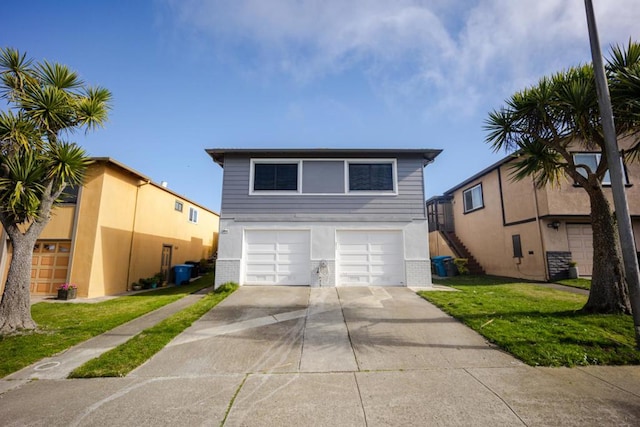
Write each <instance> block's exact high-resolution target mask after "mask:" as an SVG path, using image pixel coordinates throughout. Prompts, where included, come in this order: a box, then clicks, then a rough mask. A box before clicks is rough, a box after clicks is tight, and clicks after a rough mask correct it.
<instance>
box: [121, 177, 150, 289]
mask: <svg viewBox="0 0 640 427" xmlns="http://www.w3.org/2000/svg"><path fill="white" fill-rule="evenodd" d="M149 182H150V181H149V180H146V181H142V183H140V184H138V185H137V186H136V201H135V203H134V205H133V221H132V223H131V241H130V242H129V261H128V262H127V287H126V289H127V292H129V291H130V290H131V289H129V284H130V282H131V258H132V257H133V239H134V237H135V235H136V220H137V216H138V195H139V194H140V187H142V186H143V185H147V184H148V183H149Z"/></svg>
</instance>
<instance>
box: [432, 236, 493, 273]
mask: <svg viewBox="0 0 640 427" xmlns="http://www.w3.org/2000/svg"><path fill="white" fill-rule="evenodd" d="M440 234H442V236H443V237H444V240H446V242H447V244H448V245H449V247H450V248H451V249H452V250H453V252H455V254H456V256H457V257H458V258H466V259H467V260H468V262H467V268H468V269H469V274H486V273H485V271H484V269H483V268H482V266H481V265H480V263H479V262H478V260H477V259H475V258H474V257H473V255H471V252H469V249H467V247H466V246H465V245H464V244H463V243H462V241H460V239H459V238H458V236H456V234H455V233H454V232H453V231H444V232H440Z"/></svg>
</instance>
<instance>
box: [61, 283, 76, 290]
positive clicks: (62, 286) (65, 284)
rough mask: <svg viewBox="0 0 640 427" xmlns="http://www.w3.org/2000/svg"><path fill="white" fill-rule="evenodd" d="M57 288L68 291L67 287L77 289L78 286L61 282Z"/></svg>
mask: <svg viewBox="0 0 640 427" xmlns="http://www.w3.org/2000/svg"><path fill="white" fill-rule="evenodd" d="M58 289H59V290H62V291H68V290H69V289H78V287H77V286H76V285H74V284H73V283H63V284H62V285H60V287H59V288H58Z"/></svg>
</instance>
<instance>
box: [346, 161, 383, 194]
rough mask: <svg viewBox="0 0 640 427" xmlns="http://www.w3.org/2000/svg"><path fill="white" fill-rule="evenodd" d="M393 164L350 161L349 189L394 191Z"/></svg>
mask: <svg viewBox="0 0 640 427" xmlns="http://www.w3.org/2000/svg"><path fill="white" fill-rule="evenodd" d="M393 181H394V180H393V164H392V163H391V162H380V163H373V162H372V163H369V162H367V163H355V162H354V163H351V162H350V163H349V191H393V190H394V185H393Z"/></svg>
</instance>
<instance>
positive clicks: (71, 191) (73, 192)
mask: <svg viewBox="0 0 640 427" xmlns="http://www.w3.org/2000/svg"><path fill="white" fill-rule="evenodd" d="M78 191H80V186H79V185H68V186H67V187H66V188H65V189H64V191H63V192H62V194H61V195H60V203H78Z"/></svg>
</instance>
